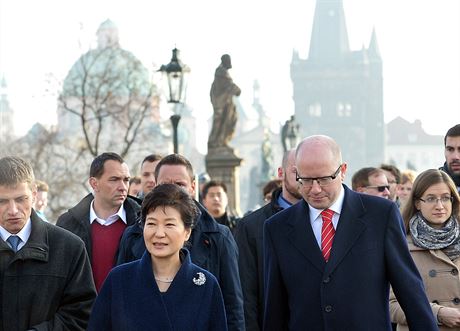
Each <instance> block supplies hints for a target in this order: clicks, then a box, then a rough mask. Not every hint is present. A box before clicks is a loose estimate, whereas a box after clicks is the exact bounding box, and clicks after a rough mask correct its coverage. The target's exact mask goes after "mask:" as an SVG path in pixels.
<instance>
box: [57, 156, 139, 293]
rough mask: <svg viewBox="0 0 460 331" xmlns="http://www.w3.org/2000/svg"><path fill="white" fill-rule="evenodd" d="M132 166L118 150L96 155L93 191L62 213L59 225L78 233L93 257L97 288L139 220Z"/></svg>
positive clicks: (92, 176) (91, 183) (92, 182)
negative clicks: (132, 188)
mask: <svg viewBox="0 0 460 331" xmlns="http://www.w3.org/2000/svg"><path fill="white" fill-rule="evenodd" d="M129 177H130V175H129V169H128V166H127V165H126V163H125V162H124V161H123V159H122V158H121V157H120V156H119V155H117V154H115V153H103V154H101V155H99V156H97V157H96V158H95V159H94V160H93V162H92V164H91V168H90V178H89V183H90V185H91V187H92V188H93V193H90V194H88V195H87V196H86V197H84V198H83V200H81V201H80V202H79V203H78V204H77V205H76V206H75V207H73V208H71V209H69V210H68V211H67V212H66V213H64V214H62V215H61V216H60V217H59V218H58V221H57V223H56V225H58V226H60V227H63V228H65V229H67V230H69V231H70V232H72V233H74V234H76V235H77V236H79V237H80V238H81V239H82V240H83V242H84V243H85V246H86V250H87V252H88V255H89V258H90V260H91V266H92V269H93V277H94V282H95V284H96V289H97V291H99V289H100V288H101V287H102V284H103V282H104V280H105V278H106V277H107V275H108V273H109V271H110V270H111V269H112V267H113V266H114V265H115V262H116V257H117V252H118V246H119V243H120V238H121V236H122V234H123V231H124V230H125V228H126V226H128V225H132V224H135V223H136V220H137V218H138V216H139V213H140V205H139V203H138V202H137V201H136V200H135V198H132V197H128V196H127V195H128V184H129Z"/></svg>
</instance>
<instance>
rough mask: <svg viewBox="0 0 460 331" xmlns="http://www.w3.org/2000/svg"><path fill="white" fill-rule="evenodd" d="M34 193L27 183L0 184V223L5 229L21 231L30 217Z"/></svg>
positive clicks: (13, 232) (14, 232)
mask: <svg viewBox="0 0 460 331" xmlns="http://www.w3.org/2000/svg"><path fill="white" fill-rule="evenodd" d="M36 194H37V192H36V191H32V190H31V189H30V187H29V185H28V184H27V183H21V184H18V185H16V186H4V185H0V225H1V226H2V227H3V228H4V229H5V230H6V231H8V232H9V233H12V234H16V233H18V232H19V231H21V229H22V228H23V227H24V225H25V224H26V222H27V220H28V219H29V218H30V214H31V213H32V205H33V203H34V199H35V196H36Z"/></svg>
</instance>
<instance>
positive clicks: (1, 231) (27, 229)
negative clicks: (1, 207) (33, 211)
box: [0, 218, 32, 250]
mask: <svg viewBox="0 0 460 331" xmlns="http://www.w3.org/2000/svg"><path fill="white" fill-rule="evenodd" d="M31 232H32V222H31V221H30V218H29V219H28V220H27V222H26V224H25V225H24V226H23V228H22V229H21V231H19V232H18V233H16V234H13V233H9V232H8V231H6V230H5V228H3V227H2V226H1V225H0V236H1V237H2V239H3V241H5V242H6V243H7V244H8V246H10V247H11V245H10V243H9V242H8V241H7V239H8V238H9V237H10V236H18V237H19V239H21V241H20V242H19V245H18V250H20V249H21V248H23V247H24V245H25V244H26V243H27V240H29V237H30V233H31Z"/></svg>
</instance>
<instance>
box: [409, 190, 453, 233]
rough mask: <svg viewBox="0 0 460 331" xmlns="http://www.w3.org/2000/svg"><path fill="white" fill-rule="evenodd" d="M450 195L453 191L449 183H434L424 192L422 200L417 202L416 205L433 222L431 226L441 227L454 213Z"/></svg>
mask: <svg viewBox="0 0 460 331" xmlns="http://www.w3.org/2000/svg"><path fill="white" fill-rule="evenodd" d="M450 197H451V192H450V189H449V187H448V186H447V184H445V183H438V184H434V185H431V186H430V187H429V188H428V189H427V190H426V191H425V192H424V193H423V195H422V197H421V199H420V200H417V201H416V202H415V207H416V208H417V209H418V210H420V212H421V213H422V215H423V217H424V218H425V219H426V220H427V221H428V222H430V223H431V226H433V227H434V228H441V227H442V226H443V225H444V223H445V222H446V221H447V220H448V219H449V217H450V215H451V214H452V200H449V199H448V198H450ZM443 198H444V202H443V200H442V199H443ZM422 200H424V201H425V202H424V201H422Z"/></svg>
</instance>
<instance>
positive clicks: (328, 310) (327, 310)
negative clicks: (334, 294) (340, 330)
mask: <svg viewBox="0 0 460 331" xmlns="http://www.w3.org/2000/svg"><path fill="white" fill-rule="evenodd" d="M324 311H325V312H326V313H330V312H331V311H332V306H329V305H327V306H326V307H324Z"/></svg>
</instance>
